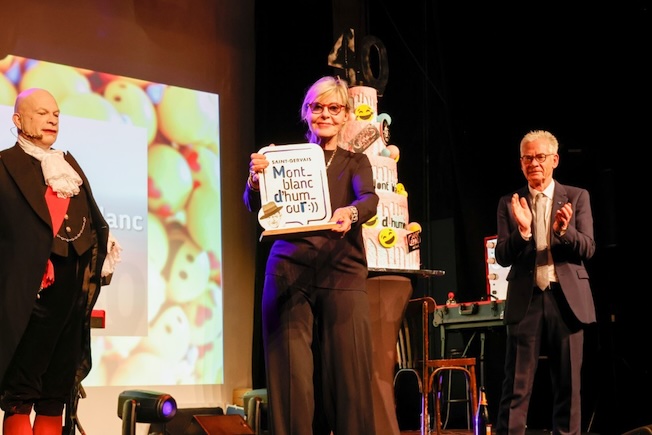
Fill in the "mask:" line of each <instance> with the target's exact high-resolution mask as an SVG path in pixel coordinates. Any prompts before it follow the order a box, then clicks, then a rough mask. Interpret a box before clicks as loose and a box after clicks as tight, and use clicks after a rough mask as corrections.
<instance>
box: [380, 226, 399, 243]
mask: <svg viewBox="0 0 652 435" xmlns="http://www.w3.org/2000/svg"><path fill="white" fill-rule="evenodd" d="M378 241H379V242H380V245H381V246H382V247H383V248H391V247H392V246H394V245H395V244H396V231H394V229H393V228H383V229H382V230H381V231H380V233H378Z"/></svg>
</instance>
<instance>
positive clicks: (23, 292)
mask: <svg viewBox="0 0 652 435" xmlns="http://www.w3.org/2000/svg"><path fill="white" fill-rule="evenodd" d="M65 159H66V161H68V163H70V165H71V166H72V167H73V168H74V169H75V170H76V171H77V173H78V174H79V175H80V176H81V178H82V180H83V184H82V188H83V189H85V192H86V195H87V197H88V198H89V209H90V211H91V219H92V231H93V246H92V247H91V250H92V253H93V255H92V259H91V265H90V271H91V273H90V274H88V275H89V276H88V279H87V280H86V281H85V282H84V288H83V290H84V292H85V293H86V294H87V296H88V299H87V305H86V310H87V316H86V322H85V328H84V342H83V352H82V354H83V362H82V366H81V367H79V369H78V380H79V382H81V380H82V379H83V378H84V377H86V375H87V374H88V372H89V371H90V368H91V359H90V316H91V311H92V309H93V306H94V305H95V302H96V300H97V297H98V296H99V290H100V286H101V285H102V279H101V271H102V264H103V262H104V258H105V257H106V251H107V241H108V237H109V227H108V224H107V223H106V221H105V220H104V217H103V216H102V214H101V213H100V209H99V207H98V206H97V204H96V202H95V199H94V198H93V195H92V192H91V188H90V184H89V182H88V179H87V178H86V176H85V175H84V172H83V171H82V169H81V168H80V167H79V164H78V163H77V161H76V160H75V159H74V158H73V157H72V156H71V155H70V154H66V155H65ZM45 190H46V186H45V183H44V181H43V174H42V172H41V169H40V166H39V165H38V164H34V159H33V157H31V156H29V155H27V154H26V153H25V152H24V151H23V150H22V148H20V146H19V145H18V144H16V145H15V146H13V147H11V148H8V149H5V150H3V151H1V152H0V379H2V377H3V376H4V373H5V371H6V369H7V366H8V364H9V362H10V360H11V358H12V356H13V354H14V351H15V350H16V346H17V345H18V342H19V341H20V338H21V336H22V334H23V332H24V331H25V328H26V327H27V323H28V321H29V318H30V314H31V312H32V308H33V306H34V301H35V299H36V295H37V293H38V291H39V287H40V284H41V278H42V277H43V272H44V271H45V265H46V263H47V260H48V258H49V257H50V251H51V248H52V240H53V237H52V223H51V219H50V213H49V211H48V206H47V204H46V202H45Z"/></svg>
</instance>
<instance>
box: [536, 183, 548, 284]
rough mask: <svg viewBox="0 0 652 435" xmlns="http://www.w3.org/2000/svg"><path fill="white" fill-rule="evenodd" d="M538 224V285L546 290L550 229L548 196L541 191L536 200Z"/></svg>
mask: <svg viewBox="0 0 652 435" xmlns="http://www.w3.org/2000/svg"><path fill="white" fill-rule="evenodd" d="M534 206H535V210H534V212H535V214H536V216H535V217H536V226H535V228H534V235H535V237H536V239H535V240H536V244H537V264H536V266H537V270H536V283H537V287H539V288H540V289H541V290H545V289H546V288H547V287H548V285H549V284H550V279H549V278H548V231H546V196H545V195H544V194H543V193H539V194H538V195H537V197H536V201H535V204H534Z"/></svg>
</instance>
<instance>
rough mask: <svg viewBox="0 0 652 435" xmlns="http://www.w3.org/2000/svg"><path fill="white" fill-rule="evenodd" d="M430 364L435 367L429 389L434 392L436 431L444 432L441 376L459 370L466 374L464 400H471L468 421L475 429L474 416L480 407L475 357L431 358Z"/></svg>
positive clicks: (437, 432)
mask: <svg viewBox="0 0 652 435" xmlns="http://www.w3.org/2000/svg"><path fill="white" fill-rule="evenodd" d="M427 364H428V366H429V367H431V368H434V370H433V371H432V373H431V374H430V379H429V380H428V386H429V388H428V390H429V391H431V392H432V393H433V397H434V401H435V427H434V429H435V433H436V434H437V435H440V434H441V433H442V422H441V402H442V399H441V393H442V382H441V377H442V375H443V374H444V373H446V372H448V373H452V372H454V371H458V372H461V373H463V374H464V376H465V380H466V399H465V400H464V401H466V402H470V407H469V406H468V403H467V409H469V408H470V409H471V413H470V415H468V417H469V418H468V419H467V422H468V423H469V424H468V426H469V428H470V429H473V416H475V412H476V409H477V407H478V389H477V380H476V375H475V358H447V359H431V360H428V362H427Z"/></svg>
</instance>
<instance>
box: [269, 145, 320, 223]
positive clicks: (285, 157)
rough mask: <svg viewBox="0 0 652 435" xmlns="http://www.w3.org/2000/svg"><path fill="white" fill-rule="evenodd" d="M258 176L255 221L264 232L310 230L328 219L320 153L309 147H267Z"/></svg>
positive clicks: (316, 149) (317, 147)
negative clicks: (258, 209) (263, 166)
mask: <svg viewBox="0 0 652 435" xmlns="http://www.w3.org/2000/svg"><path fill="white" fill-rule="evenodd" d="M258 152H259V153H260V154H264V155H265V156H266V157H267V160H268V161H269V163H270V164H269V166H268V167H267V169H265V171H264V172H263V173H262V174H261V175H260V178H259V180H260V199H261V204H262V206H261V208H260V211H259V212H258V221H259V222H260V225H261V226H262V227H263V228H264V229H265V230H279V231H282V230H284V229H292V228H296V227H306V228H308V227H313V226H319V225H323V224H327V223H328V221H329V220H330V218H331V205H330V193H329V190H328V179H327V176H326V165H325V163H324V152H323V150H322V148H321V147H320V146H319V145H316V144H313V143H305V144H293V145H277V146H267V147H264V148H261V149H260V151H258Z"/></svg>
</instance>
